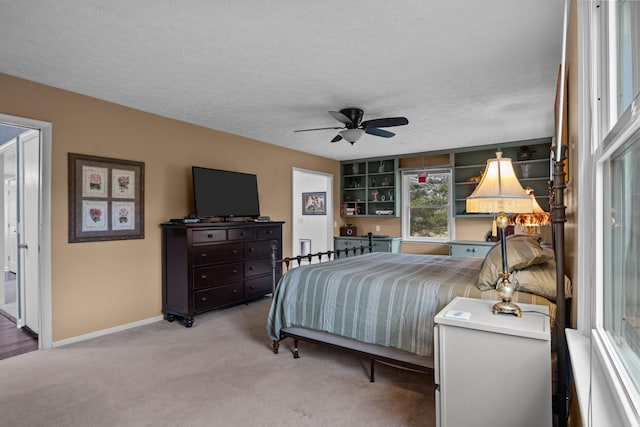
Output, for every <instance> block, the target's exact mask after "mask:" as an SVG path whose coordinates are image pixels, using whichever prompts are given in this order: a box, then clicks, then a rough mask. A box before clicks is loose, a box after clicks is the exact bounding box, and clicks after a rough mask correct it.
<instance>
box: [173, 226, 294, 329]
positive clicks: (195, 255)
mask: <svg viewBox="0 0 640 427" xmlns="http://www.w3.org/2000/svg"><path fill="white" fill-rule="evenodd" d="M282 224H283V222H219V223H192V224H183V223H164V224H162V311H163V313H164V318H165V319H166V320H168V321H170V322H172V321H173V320H175V319H176V318H180V319H181V320H182V321H183V323H184V325H185V326H186V327H191V326H192V325H193V322H194V320H193V317H194V315H196V314H199V313H203V312H206V311H209V310H213V309H216V308H220V307H225V306H230V305H234V304H238V303H242V302H246V301H250V300H253V299H257V298H261V297H263V296H264V295H266V294H268V293H271V291H272V289H271V286H272V279H273V276H272V268H271V248H272V242H274V244H275V245H276V248H277V253H276V257H277V258H278V259H280V258H281V257H282ZM280 275H281V270H280V269H277V271H276V281H277V280H278V279H280Z"/></svg>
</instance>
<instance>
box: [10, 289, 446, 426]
mask: <svg viewBox="0 0 640 427" xmlns="http://www.w3.org/2000/svg"><path fill="white" fill-rule="evenodd" d="M270 303H271V300H270V299H265V300H261V301H257V302H254V303H251V304H248V305H240V306H237V307H233V308H230V309H226V310H218V311H214V312H210V313H207V314H204V315H201V316H198V317H196V322H195V325H194V326H193V327H192V328H189V329H188V328H184V327H183V326H182V325H181V324H179V323H178V322H174V323H168V322H166V321H161V322H157V323H154V324H151V325H147V326H142V327H139V328H135V329H131V330H128V331H124V332H120V333H116V334H111V335H109V336H105V337H101V338H97V339H93V340H89V341H84V342H81V343H77V344H72V345H67V346H64V347H60V348H56V349H53V350H46V351H35V352H31V353H28V354H24V355H20V356H16V357H13V358H10V359H5V360H0V384H1V387H0V425H10V426H16V427H17V426H30V427H36V426H48V427H49V426H92V427H93V426H174V425H181V426H329V425H331V426H368V427H372V426H427V427H429V426H434V425H435V408H434V386H433V377H432V376H431V375H424V374H419V373H414V372H408V371H404V370H401V369H398V368H392V367H388V366H384V365H377V366H376V382H375V383H370V382H369V379H368V376H367V369H368V362H367V361H364V360H359V359H358V358H356V357H355V356H352V355H350V354H348V353H346V352H342V351H338V350H332V349H328V348H326V347H322V346H317V345H313V344H307V343H301V346H300V351H301V358H300V359H293V358H292V356H291V354H290V352H289V351H288V350H289V349H290V347H291V341H290V340H286V341H283V343H282V345H281V347H280V354H277V355H275V354H273V352H272V351H271V343H270V341H269V339H268V337H267V335H266V332H265V329H264V325H265V321H266V316H267V313H268V309H269V304H270Z"/></svg>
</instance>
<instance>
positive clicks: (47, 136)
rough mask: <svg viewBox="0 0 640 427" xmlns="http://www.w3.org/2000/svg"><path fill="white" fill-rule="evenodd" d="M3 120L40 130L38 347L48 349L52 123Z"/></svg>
mask: <svg viewBox="0 0 640 427" xmlns="http://www.w3.org/2000/svg"><path fill="white" fill-rule="evenodd" d="M0 123H3V124H7V125H13V126H19V127H24V128H30V129H35V130H39V131H40V159H41V162H40V229H39V237H40V239H39V240H40V248H39V262H38V265H39V269H40V272H39V273H40V274H39V275H38V293H39V296H40V298H39V311H40V316H39V326H40V327H39V335H38V348H39V349H41V350H42V349H49V348H51V347H52V342H53V315H52V311H53V310H52V293H51V175H52V174H51V171H52V152H53V145H52V144H53V140H52V135H53V125H52V124H51V123H47V122H43V121H40V120H33V119H27V118H24V117H16V116H9V115H6V114H0Z"/></svg>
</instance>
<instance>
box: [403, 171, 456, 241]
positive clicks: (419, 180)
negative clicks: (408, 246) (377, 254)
mask: <svg viewBox="0 0 640 427" xmlns="http://www.w3.org/2000/svg"><path fill="white" fill-rule="evenodd" d="M451 194H452V191H451V169H425V170H420V171H415V170H412V171H409V170H407V171H403V172H402V203H403V209H402V239H403V240H407V241H417V242H444V241H447V240H449V239H450V236H451V223H452V222H451V220H450V219H451V206H452V203H451Z"/></svg>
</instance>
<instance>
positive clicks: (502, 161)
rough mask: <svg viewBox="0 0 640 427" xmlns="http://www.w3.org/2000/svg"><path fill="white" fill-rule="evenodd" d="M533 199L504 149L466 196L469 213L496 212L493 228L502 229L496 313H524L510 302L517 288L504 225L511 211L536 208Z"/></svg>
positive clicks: (517, 314) (519, 315) (494, 307)
mask: <svg viewBox="0 0 640 427" xmlns="http://www.w3.org/2000/svg"><path fill="white" fill-rule="evenodd" d="M532 200H535V199H532V198H531V197H530V196H529V195H528V194H527V192H526V191H525V189H524V188H522V185H520V181H518V178H517V177H516V173H515V172H514V170H513V164H512V163H511V159H509V158H503V157H502V152H501V151H498V152H497V153H496V158H495V159H489V160H487V166H486V168H485V170H484V173H483V175H482V179H480V183H479V184H478V186H477V187H476V188H475V190H474V191H473V193H472V194H471V195H470V196H469V197H467V201H466V203H467V212H468V213H490V214H496V215H497V216H496V217H495V219H494V222H493V227H492V229H493V230H494V231H496V228H497V229H499V230H500V245H501V251H502V272H500V273H499V277H498V278H497V281H496V290H497V291H498V295H499V296H500V298H502V301H499V302H497V303H496V304H494V306H493V313H494V314H497V313H505V314H514V315H516V316H517V317H522V312H521V311H520V307H518V306H517V305H516V304H514V303H512V302H511V297H512V296H513V293H514V292H515V288H514V286H513V285H512V283H511V279H510V277H511V274H510V273H509V268H508V264H507V242H506V235H505V228H507V225H509V219H508V217H507V215H508V213H510V212H518V213H525V212H533V204H532Z"/></svg>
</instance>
